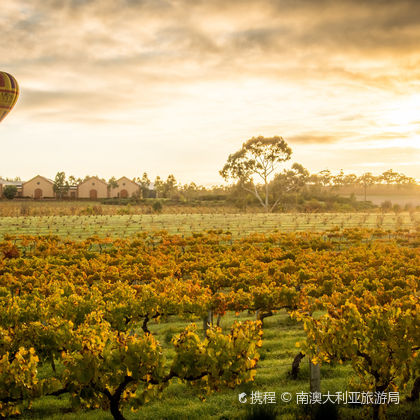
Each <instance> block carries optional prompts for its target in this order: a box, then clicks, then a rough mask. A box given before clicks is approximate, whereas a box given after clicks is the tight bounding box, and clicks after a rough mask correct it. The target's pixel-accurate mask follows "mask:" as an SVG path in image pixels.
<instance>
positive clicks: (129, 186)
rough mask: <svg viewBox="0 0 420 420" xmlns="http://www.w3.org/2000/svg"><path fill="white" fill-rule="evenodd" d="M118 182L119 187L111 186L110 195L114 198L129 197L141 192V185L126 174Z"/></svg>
mask: <svg viewBox="0 0 420 420" xmlns="http://www.w3.org/2000/svg"><path fill="white" fill-rule="evenodd" d="M117 183H118V187H116V188H111V191H110V196H111V197H112V198H115V197H119V198H129V197H133V196H136V195H138V194H140V185H138V184H137V183H136V182H134V181H132V180H131V179H129V178H127V177H126V176H123V177H121V178H120V179H119V180H118V181H117Z"/></svg>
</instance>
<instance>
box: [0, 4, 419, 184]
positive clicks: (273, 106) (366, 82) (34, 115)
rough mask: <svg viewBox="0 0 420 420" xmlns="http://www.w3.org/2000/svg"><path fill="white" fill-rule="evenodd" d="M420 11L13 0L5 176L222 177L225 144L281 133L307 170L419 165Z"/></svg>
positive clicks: (5, 17)
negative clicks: (12, 83) (13, 101)
mask: <svg viewBox="0 0 420 420" xmlns="http://www.w3.org/2000/svg"><path fill="white" fill-rule="evenodd" d="M419 16H420V2H418V1H416V0H412V1H408V0H402V1H399V2H391V1H384V0H372V1H370V2H365V1H362V0H345V1H342V2H335V1H332V0H329V1H327V0H320V1H312V0H298V1H295V0H232V1H229V2H226V1H224V0H206V1H204V0H118V1H115V0H86V1H81V0H61V1H58V0H15V1H13V2H6V3H5V4H2V13H1V14H0V28H1V29H2V43H1V44H0V55H1V57H2V68H1V69H2V70H6V71H9V72H10V73H13V74H14V75H15V76H16V78H17V79H18V80H19V83H20V87H21V97H20V99H19V101H18V103H17V105H16V107H15V109H14V110H13V113H11V114H10V116H8V118H7V119H6V120H5V121H4V122H3V123H2V125H1V126H0V142H4V144H2V151H3V153H7V154H8V156H10V158H9V159H7V161H6V162H4V163H3V162H2V166H3V169H2V171H3V173H2V175H21V176H22V177H30V176H31V175H32V174H34V173H38V172H45V175H46V176H50V177H51V176H53V175H54V174H55V172H56V171H58V170H65V171H66V172H68V173H70V172H71V173H74V174H76V175H84V174H85V173H93V172H95V173H98V174H100V175H102V176H105V177H110V176H112V175H114V174H115V175H116V174H119V175H124V174H126V175H128V176H130V177H132V176H138V175H139V174H141V173H142V172H144V171H147V172H149V173H150V174H152V175H156V174H168V173H174V174H175V176H178V177H181V178H182V180H183V181H184V182H189V181H192V180H194V181H196V182H201V183H206V184H208V183H220V182H221V178H220V177H219V175H218V170H219V169H220V168H221V166H222V165H223V163H224V161H225V160H226V158H227V156H228V154H229V153H232V152H233V151H235V150H237V149H238V148H239V147H240V146H241V144H242V143H243V142H244V141H246V140H247V139H248V138H250V137H252V136H256V135H265V136H272V135H280V136H283V137H284V138H285V139H286V141H288V142H289V143H290V145H291V146H292V148H293V151H294V153H293V157H292V160H294V161H299V162H301V163H304V164H305V165H306V166H307V167H308V169H309V170H311V171H316V170H319V169H320V168H321V169H323V168H326V167H329V168H330V169H331V170H338V169H340V168H343V167H346V168H348V170H351V169H352V168H359V169H360V170H362V169H363V166H366V168H367V169H369V165H368V163H369V162H372V164H371V165H370V166H372V167H375V165H376V164H374V163H375V162H376V163H378V162H383V167H385V168H387V167H394V169H397V166H396V165H400V164H401V166H404V167H405V169H406V170H407V175H410V176H415V177H417V178H420V167H419V166H417V167H416V166H415V165H413V164H412V163H411V162H414V161H416V160H417V161H420V155H419V153H420V146H419V144H420V137H419V136H420V124H419V122H420V114H419V111H418V110H419V109H420V82H419V80H420V48H419V46H418V40H419V39H420V17H419ZM35 140H36V142H35ZM57 142H60V144H61V147H60V148H57V147H51V145H54V144H57ZM113 142H114V144H113ZM15 145H19V146H20V147H21V148H22V150H24V151H25V153H23V154H22V153H15V150H14V148H15V147H16V146H15ZM77 147H82V148H83V157H81V156H80V151H79V150H77ZM403 149H404V150H405V149H407V150H408V149H409V150H410V152H409V156H407V159H406V158H405V157H401V153H402V154H404V153H405V152H403V151H402V150H403ZM392 151H394V152H395V153H397V155H395V156H393V155H392ZM350 152H351V153H350ZM349 153H350V154H349ZM404 156H405V155H404ZM371 159H372V160H371ZM365 164H366V165H365ZM376 166H377V167H378V168H380V166H378V165H376ZM93 169H94V170H93Z"/></svg>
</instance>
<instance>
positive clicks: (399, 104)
mask: <svg viewBox="0 0 420 420" xmlns="http://www.w3.org/2000/svg"><path fill="white" fill-rule="evenodd" d="M385 121H386V122H387V123H388V124H390V125H392V126H393V127H394V128H399V129H401V130H404V131H410V130H411V129H412V128H413V125H417V124H419V122H420V95H418V94H417V95H410V96H409V97H405V98H402V99H400V100H398V101H396V102H395V103H393V104H392V105H391V107H390V109H389V110H388V111H387V112H386V113H385Z"/></svg>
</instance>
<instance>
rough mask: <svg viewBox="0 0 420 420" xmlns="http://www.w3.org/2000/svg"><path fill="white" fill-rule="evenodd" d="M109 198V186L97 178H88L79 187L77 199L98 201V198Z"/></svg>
mask: <svg viewBox="0 0 420 420" xmlns="http://www.w3.org/2000/svg"><path fill="white" fill-rule="evenodd" d="M107 197H108V185H107V183H106V182H104V181H102V180H101V179H99V178H98V177H96V176H92V177H90V178H88V179H87V180H86V181H84V182H82V183H81V184H79V185H78V187H77V198H89V199H91V200H97V199H98V198H107Z"/></svg>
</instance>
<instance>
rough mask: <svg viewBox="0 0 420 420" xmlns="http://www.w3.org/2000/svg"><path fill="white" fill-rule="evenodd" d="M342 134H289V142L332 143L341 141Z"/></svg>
mask: <svg viewBox="0 0 420 420" xmlns="http://www.w3.org/2000/svg"><path fill="white" fill-rule="evenodd" d="M341 138H342V136H336V135H326V134H312V133H303V134H299V135H294V136H289V137H288V142H289V143H290V144H293V143H303V144H305V143H318V144H330V143H336V142H338V141H340V139H341Z"/></svg>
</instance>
